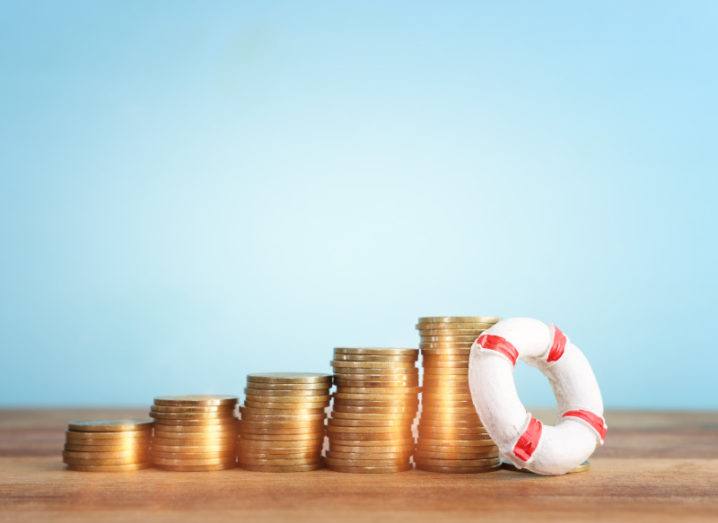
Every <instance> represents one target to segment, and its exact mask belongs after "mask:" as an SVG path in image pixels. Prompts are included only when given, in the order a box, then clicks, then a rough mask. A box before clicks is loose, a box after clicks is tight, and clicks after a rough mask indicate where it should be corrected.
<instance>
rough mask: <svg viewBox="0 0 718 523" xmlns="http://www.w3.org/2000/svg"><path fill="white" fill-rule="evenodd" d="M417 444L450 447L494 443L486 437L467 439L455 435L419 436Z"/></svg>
mask: <svg viewBox="0 0 718 523" xmlns="http://www.w3.org/2000/svg"><path fill="white" fill-rule="evenodd" d="M419 445H421V446H422V447H424V446H426V447H446V446H449V445H451V446H452V447H483V446H486V445H496V444H495V443H494V442H493V440H491V439H488V438H478V439H467V438H463V437H462V438H461V439H458V438H456V437H453V438H424V437H420V438H419Z"/></svg>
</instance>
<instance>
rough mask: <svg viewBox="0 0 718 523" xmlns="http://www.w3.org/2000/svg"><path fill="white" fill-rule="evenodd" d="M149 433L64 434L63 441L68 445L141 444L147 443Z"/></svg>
mask: <svg viewBox="0 0 718 523" xmlns="http://www.w3.org/2000/svg"><path fill="white" fill-rule="evenodd" d="M149 439H150V433H149V431H144V430H132V431H127V432H74V431H68V432H65V440H66V441H67V442H68V443H70V442H71V443H78V444H82V445H93V444H100V445H103V444H104V445H107V444H110V445H118V444H125V443H128V444H134V443H137V444H141V443H142V442H143V441H149Z"/></svg>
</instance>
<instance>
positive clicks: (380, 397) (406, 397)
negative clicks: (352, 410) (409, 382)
mask: <svg viewBox="0 0 718 523" xmlns="http://www.w3.org/2000/svg"><path fill="white" fill-rule="evenodd" d="M334 399H338V400H355V401H356V400H360V401H396V402H404V401H413V400H415V399H417V393H416V392H408V393H407V392H397V393H395V394H370V393H359V394H349V393H345V392H337V393H335V394H334Z"/></svg>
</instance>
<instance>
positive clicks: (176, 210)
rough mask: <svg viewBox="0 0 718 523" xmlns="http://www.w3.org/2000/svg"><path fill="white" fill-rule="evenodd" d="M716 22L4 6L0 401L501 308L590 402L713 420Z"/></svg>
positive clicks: (224, 379) (548, 11)
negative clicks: (574, 373)
mask: <svg viewBox="0 0 718 523" xmlns="http://www.w3.org/2000/svg"><path fill="white" fill-rule="evenodd" d="M716 5H717V4H716V3H715V2H687V3H681V4H680V5H678V4H677V3H673V2H671V3H669V2H665V3H661V2H614V3H610V2H599V3H595V4H594V5H593V6H590V5H588V4H587V3H576V2H491V3H489V2H485V3H484V2H466V3H461V2H428V3H423V2H414V1H412V2H391V3H389V2H326V3H325V2H286V3H282V2H211V3H202V2H174V1H173V2H144V1H134V2H125V1H123V2H119V1H118V2H94V1H92V2H77V1H69V2H28V1H18V2H7V1H6V2H2V3H1V4H0V177H1V181H0V351H1V352H2V354H1V359H0V370H1V371H2V372H1V375H0V404H2V405H85V404H87V405H98V404H117V405H128V404H137V405H142V404H148V403H149V402H150V401H151V398H152V397H153V395H155V394H158V393H180V392H210V391H214V392H233V393H240V392H241V391H242V388H243V387H244V381H245V374H246V373H247V372H250V371H266V370H321V371H329V368H330V367H329V360H330V358H331V354H332V352H331V351H332V347H334V346H336V345H349V346H352V345H356V346H362V345H385V346H412V345H415V344H416V343H417V335H416V333H415V331H414V327H413V326H414V323H415V321H416V318H417V317H418V316H421V315H436V314H442V315H443V314H461V315H465V314H498V315H502V316H514V315H527V316H535V317H538V318H541V319H544V320H546V321H553V322H556V323H557V324H558V325H559V326H560V327H561V328H562V329H563V330H564V331H565V332H566V333H567V334H568V335H569V336H570V337H571V338H572V339H573V340H574V341H576V343H577V344H578V345H579V346H581V347H582V348H583V349H584V351H585V352H586V353H587V355H588V357H589V359H590V360H591V362H592V364H593V366H594V369H595V371H596V374H597V375H598V378H599V382H600V383H601V386H602V389H603V393H604V399H605V401H606V404H607V405H608V406H611V407H656V408H658V407H683V408H715V407H718V392H716V391H717V390H718V389H717V388H716V383H715V377H714V376H715V373H716V370H715V369H716V368H717V367H718V356H716V350H715V349H716V343H715V338H714V333H715V329H716V316H717V313H718V307H716V296H717V295H718V278H717V277H716V272H717V271H716V268H717V267H718V248H717V247H716V228H717V227H718V214H717V212H716V191H717V189H718V181H717V175H718V170H717V169H716V168H717V167H718V159H717V158H716V156H717V154H718V153H717V151H718V148H717V147H716V145H717V143H716V127H717V125H718V103H716V93H717V92H718V68H716V55H717V53H718V45H717V44H716V34H715V28H716V25H717V23H718V9H717V8H716ZM517 379H518V380H519V382H520V391H521V394H522V398H523V399H524V400H525V402H526V403H528V404H531V405H550V404H551V403H552V396H551V392H550V388H549V387H548V385H547V384H546V383H545V380H544V379H543V378H542V377H541V376H540V375H539V374H538V372H536V371H533V370H525V369H521V370H519V371H518V373H517Z"/></svg>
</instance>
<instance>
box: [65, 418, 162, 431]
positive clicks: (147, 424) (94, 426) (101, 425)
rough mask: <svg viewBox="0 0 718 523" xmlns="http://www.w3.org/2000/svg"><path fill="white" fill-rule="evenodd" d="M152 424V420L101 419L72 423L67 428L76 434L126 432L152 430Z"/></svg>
mask: <svg viewBox="0 0 718 523" xmlns="http://www.w3.org/2000/svg"><path fill="white" fill-rule="evenodd" d="M152 423H153V421H152V420H151V419H99V420H92V421H71V422H69V423H68V425H67V428H68V430H72V431H76V432H126V431H143V430H150V429H151V428H152Z"/></svg>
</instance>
